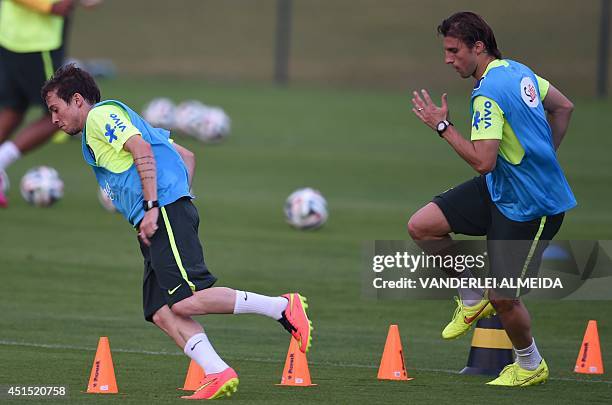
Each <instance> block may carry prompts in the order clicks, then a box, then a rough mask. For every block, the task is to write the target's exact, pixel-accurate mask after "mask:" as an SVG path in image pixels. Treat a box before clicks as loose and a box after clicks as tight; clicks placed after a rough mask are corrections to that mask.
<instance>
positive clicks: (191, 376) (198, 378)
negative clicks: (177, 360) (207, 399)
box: [179, 360, 206, 391]
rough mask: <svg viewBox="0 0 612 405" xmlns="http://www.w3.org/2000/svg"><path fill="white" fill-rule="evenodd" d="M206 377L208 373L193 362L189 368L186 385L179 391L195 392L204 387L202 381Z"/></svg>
mask: <svg viewBox="0 0 612 405" xmlns="http://www.w3.org/2000/svg"><path fill="white" fill-rule="evenodd" d="M204 377H206V373H205V372H204V369H203V368H202V367H200V365H199V364H198V363H196V362H195V361H194V360H191V362H190V363H189V368H188V369H187V376H185V383H184V384H183V388H179V390H183V391H195V390H197V389H198V388H200V385H202V380H203V379H204Z"/></svg>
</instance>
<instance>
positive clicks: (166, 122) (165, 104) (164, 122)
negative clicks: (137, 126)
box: [142, 97, 176, 130]
mask: <svg viewBox="0 0 612 405" xmlns="http://www.w3.org/2000/svg"><path fill="white" fill-rule="evenodd" d="M142 118H144V119H145V120H146V121H147V122H148V123H149V124H151V125H153V126H154V127H158V128H165V129H168V130H170V129H173V128H174V127H175V121H176V106H175V105H174V103H173V102H172V100H170V99H167V98H164V97H160V98H154V99H153V100H151V101H150V102H149V104H147V105H146V106H145V108H144V110H143V111H142Z"/></svg>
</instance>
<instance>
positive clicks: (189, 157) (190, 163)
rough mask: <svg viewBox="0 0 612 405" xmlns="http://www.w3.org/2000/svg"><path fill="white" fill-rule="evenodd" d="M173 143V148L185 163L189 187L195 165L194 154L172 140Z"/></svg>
mask: <svg viewBox="0 0 612 405" xmlns="http://www.w3.org/2000/svg"><path fill="white" fill-rule="evenodd" d="M173 145H174V149H176V151H177V152H178V154H179V155H181V158H182V159H183V162H184V163H185V166H186V167H187V173H189V187H191V184H192V183H193V175H194V174H195V166H196V158H195V154H194V153H193V152H192V151H190V150H189V149H187V148H185V147H183V146H181V145H179V144H177V143H176V142H174V143H173Z"/></svg>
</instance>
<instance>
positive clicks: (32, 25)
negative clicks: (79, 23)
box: [0, 0, 100, 208]
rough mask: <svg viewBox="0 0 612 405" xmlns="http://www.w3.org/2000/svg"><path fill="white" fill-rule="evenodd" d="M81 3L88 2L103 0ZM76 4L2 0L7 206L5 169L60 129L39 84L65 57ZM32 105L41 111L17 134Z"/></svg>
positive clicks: (0, 116)
mask: <svg viewBox="0 0 612 405" xmlns="http://www.w3.org/2000/svg"><path fill="white" fill-rule="evenodd" d="M81 3H82V4H83V6H85V7H90V6H94V5H96V4H98V3H100V0H89V1H85V0H83V1H82V2H81ZM75 4H76V1H75V0H1V1H0V207H3V208H4V207H7V205H8V200H7V197H6V195H5V193H4V188H5V184H3V182H4V181H5V180H4V179H5V178H6V173H4V172H5V170H6V168H7V167H8V166H9V165H11V164H12V163H14V162H15V161H16V160H18V159H19V158H20V157H21V156H22V155H24V154H25V153H27V152H29V151H31V150H33V149H35V148H36V147H38V146H40V145H43V144H44V143H46V142H47V141H48V140H49V139H50V138H51V137H52V136H53V135H54V134H55V133H56V131H57V127H56V126H55V125H53V123H52V122H51V116H50V114H49V113H48V112H47V109H46V105H45V102H44V100H42V99H41V97H40V88H41V87H42V85H43V84H44V82H45V81H46V80H47V79H49V78H50V77H51V75H52V74H53V72H55V70H57V69H58V68H59V67H60V66H61V65H62V63H63V61H64V56H65V39H66V38H65V37H66V35H67V29H66V20H67V17H68V16H69V15H70V13H71V12H72V10H73V8H74V6H75ZM33 106H39V107H42V108H43V111H44V112H43V115H42V116H41V117H39V118H37V119H35V120H34V121H32V122H31V123H29V124H28V125H26V126H25V127H24V128H23V129H21V131H19V132H17V133H16V134H15V132H16V131H17V128H19V126H20V125H21V124H22V122H23V120H24V117H25V115H26V113H27V111H28V109H29V108H30V107H33ZM14 134H15V137H14V138H13V140H9V138H10V137H11V136H12V135H14Z"/></svg>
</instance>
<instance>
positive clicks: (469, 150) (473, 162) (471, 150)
mask: <svg viewBox="0 0 612 405" xmlns="http://www.w3.org/2000/svg"><path fill="white" fill-rule="evenodd" d="M421 95H422V96H421ZM412 96H413V97H412V105H413V108H412V112H414V114H415V115H416V116H417V117H418V118H419V119H420V120H421V121H422V122H423V123H424V124H425V125H427V126H428V127H430V128H431V129H434V130H435V129H436V127H437V125H438V123H439V122H441V121H444V120H448V103H447V99H446V93H444V94H442V104H441V106H440V107H438V106H437V105H435V104H434V102H433V101H432V99H431V97H430V96H429V93H428V92H427V90H421V94H419V93H418V92H416V91H413V92H412ZM442 137H443V138H444V139H445V140H446V141H447V142H448V143H449V144H450V145H451V147H452V148H453V149H454V150H455V152H457V154H458V155H459V156H461V158H462V159H463V160H465V161H466V162H467V163H468V164H469V165H470V166H471V167H472V168H473V169H474V170H476V171H477V172H478V173H480V174H485V173H488V172H490V171H491V170H493V169H494V168H495V163H496V162H497V152H498V150H499V140H497V139H485V140H478V141H473V142H472V141H468V140H467V139H465V138H464V137H463V136H461V134H460V133H459V131H457V130H456V129H455V127H454V126H452V125H451V126H449V127H448V128H447V129H446V130H445V131H444V133H443V134H442Z"/></svg>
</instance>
